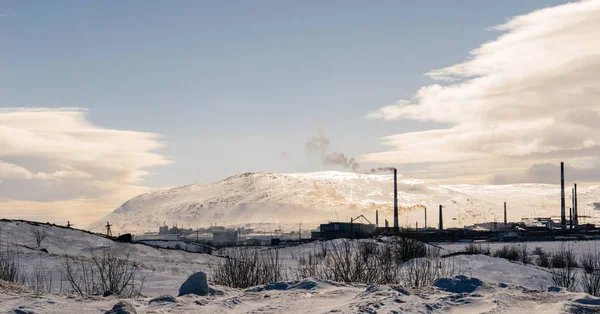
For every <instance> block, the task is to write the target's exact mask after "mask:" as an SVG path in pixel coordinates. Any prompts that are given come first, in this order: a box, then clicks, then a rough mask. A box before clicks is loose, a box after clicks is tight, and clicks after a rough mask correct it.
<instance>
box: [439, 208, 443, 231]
mask: <svg viewBox="0 0 600 314" xmlns="http://www.w3.org/2000/svg"><path fill="white" fill-rule="evenodd" d="M439 229H440V230H444V217H442V205H440V226H439Z"/></svg>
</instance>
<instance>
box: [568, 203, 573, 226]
mask: <svg viewBox="0 0 600 314" xmlns="http://www.w3.org/2000/svg"><path fill="white" fill-rule="evenodd" d="M569 226H570V229H573V207H569Z"/></svg>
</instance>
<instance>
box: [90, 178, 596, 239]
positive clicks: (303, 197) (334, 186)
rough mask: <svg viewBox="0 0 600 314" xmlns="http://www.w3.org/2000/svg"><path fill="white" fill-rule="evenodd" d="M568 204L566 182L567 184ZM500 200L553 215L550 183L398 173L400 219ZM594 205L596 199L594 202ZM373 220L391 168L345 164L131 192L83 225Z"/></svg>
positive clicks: (516, 216) (262, 225) (382, 208)
mask: <svg viewBox="0 0 600 314" xmlns="http://www.w3.org/2000/svg"><path fill="white" fill-rule="evenodd" d="M567 192H568V193H567V196H566V197H567V207H570V188H568V189H567ZM504 201H507V202H508V209H509V211H508V218H509V220H510V221H518V220H520V219H521V218H525V217H533V216H536V217H551V216H557V215H559V209H560V189H559V186H558V185H549V184H518V185H496V186H492V185H447V186H438V185H435V184H431V183H427V182H424V181H421V180H417V179H413V178H409V177H405V176H401V175H400V176H399V177H398V202H399V206H400V219H399V222H400V225H401V226H408V227H411V228H412V227H414V226H415V222H418V225H419V227H423V224H424V213H423V208H422V206H421V205H425V206H426V207H427V215H428V225H429V226H433V227H437V221H438V206H439V205H440V204H442V205H443V206H444V220H445V221H444V225H445V226H446V227H462V226H464V225H469V224H473V223H478V222H486V221H502V219H503V218H502V217H503V209H502V204H503V202H504ZM595 206H596V207H595ZM579 208H580V213H581V214H585V215H588V216H590V217H591V218H588V219H587V220H583V221H588V222H594V221H595V219H594V217H595V211H596V210H594V208H600V187H598V186H584V185H581V186H580V187H579ZM376 210H379V225H380V226H383V225H384V219H388V221H389V223H390V225H391V224H392V223H393V176H392V175H391V174H357V173H347V172H314V173H291V174H279V173H246V174H242V175H237V176H233V177H230V178H227V179H225V180H222V181H217V182H213V183H208V184H195V185H188V186H183V187H177V188H173V189H169V190H166V191H159V192H154V193H148V194H143V195H140V196H137V197H135V198H133V199H131V200H129V201H127V202H125V203H124V204H123V205H121V207H119V208H118V209H117V210H115V211H114V212H113V213H111V214H110V215H108V216H106V217H104V218H103V219H101V220H99V221H98V222H96V223H94V224H92V225H91V226H90V228H91V230H94V231H101V230H103V229H104V225H105V224H106V221H110V222H111V224H113V225H114V228H113V230H115V231H116V232H119V233H125V232H133V233H142V232H145V231H157V230H158V227H159V226H160V225H162V224H163V223H166V224H168V225H175V224H177V225H178V226H183V227H186V228H187V227H192V228H195V227H207V226H209V225H211V224H213V225H214V224H215V223H217V224H219V225H246V226H250V227H255V228H258V229H262V230H263V231H266V232H269V231H273V230H274V229H277V228H279V226H280V225H281V226H282V227H283V229H284V230H286V229H287V230H297V228H298V224H299V223H302V226H303V228H304V229H308V228H314V227H316V226H317V225H318V224H319V223H323V222H327V221H349V220H350V217H356V216H359V215H364V216H366V217H367V218H368V219H369V220H370V221H372V222H375V211H376Z"/></svg>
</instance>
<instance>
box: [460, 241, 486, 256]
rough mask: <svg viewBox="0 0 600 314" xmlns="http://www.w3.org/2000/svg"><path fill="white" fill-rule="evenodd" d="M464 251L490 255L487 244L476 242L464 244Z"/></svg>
mask: <svg viewBox="0 0 600 314" xmlns="http://www.w3.org/2000/svg"><path fill="white" fill-rule="evenodd" d="M464 251H465V252H467V253H470V254H483V255H490V253H491V252H490V247H489V245H488V246H486V247H484V246H483V245H481V244H477V243H469V244H467V245H465V249H464Z"/></svg>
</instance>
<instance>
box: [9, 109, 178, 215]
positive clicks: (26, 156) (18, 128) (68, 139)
mask: <svg viewBox="0 0 600 314" xmlns="http://www.w3.org/2000/svg"><path fill="white" fill-rule="evenodd" d="M161 146H162V143H161V142H160V141H159V136H158V135H156V134H152V133H143V132H134V131H124V130H113V129H106V128H102V127H99V126H96V125H93V124H92V123H90V122H89V121H88V120H87V118H86V110H85V109H81V108H59V109H47V108H33V109H30V108H27V109H25V108H3V109H0V147H2V149H1V150H0V201H1V202H2V203H0V211H2V209H3V208H6V206H7V205H8V204H11V206H16V205H15V204H29V205H32V204H34V205H36V206H37V207H39V208H40V210H42V209H43V210H44V215H45V216H48V215H51V214H53V215H55V217H62V215H63V214H64V212H61V211H62V210H61V209H60V208H61V206H62V207H63V208H69V207H72V205H69V204H70V202H74V203H75V204H80V205H81V206H87V210H86V213H89V215H88V216H90V217H92V216H98V215H103V214H105V213H106V212H107V211H109V210H111V209H114V208H115V207H116V206H117V205H119V203H120V202H122V201H124V200H126V197H131V196H134V195H135V194H136V193H138V192H140V191H145V190H147V189H146V188H143V187H139V186H136V184H138V183H139V182H141V181H142V180H143V178H144V176H145V175H146V174H147V171H146V170H145V169H146V168H149V167H153V166H160V165H166V164H169V163H170V161H169V160H167V159H165V158H164V157H163V156H161V155H160V154H158V153H156V152H155V151H156V150H157V149H159V148H160V147H161ZM48 204H61V206H57V207H56V209H55V211H54V212H52V211H51V210H50V209H48ZM86 204H87V205H86ZM99 204H103V205H99ZM99 206H101V208H99ZM17 207H18V206H17ZM29 211H30V212H35V207H34V208H30V209H29ZM3 215H5V216H6V214H5V213H3ZM14 215H17V216H18V215H19V213H18V212H16V211H13V212H11V216H14Z"/></svg>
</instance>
